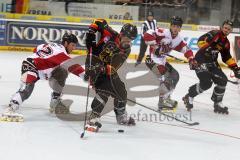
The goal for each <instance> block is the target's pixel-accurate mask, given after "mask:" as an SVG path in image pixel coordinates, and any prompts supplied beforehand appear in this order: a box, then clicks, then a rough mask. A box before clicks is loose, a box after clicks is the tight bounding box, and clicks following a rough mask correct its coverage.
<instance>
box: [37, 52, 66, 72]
mask: <svg viewBox="0 0 240 160" xmlns="http://www.w3.org/2000/svg"><path fill="white" fill-rule="evenodd" d="M68 59H70V57H69V56H67V55H66V54H64V53H63V52H62V53H59V54H57V55H54V56H52V57H49V58H45V59H44V58H41V57H39V58H34V64H35V66H36V68H37V69H38V70H45V69H50V68H54V67H56V66H58V65H60V64H61V63H62V62H64V61H66V60H68Z"/></svg>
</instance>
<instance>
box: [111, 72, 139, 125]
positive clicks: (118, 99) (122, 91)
mask: <svg viewBox="0 0 240 160" xmlns="http://www.w3.org/2000/svg"><path fill="white" fill-rule="evenodd" d="M111 84H112V88H113V91H114V92H113V94H112V96H113V97H114V112H115V114H116V120H117V123H118V124H121V125H129V126H132V125H135V124H136V123H135V120H134V119H133V118H131V117H129V116H128V115H127V111H126V104H127V91H126V88H125V84H124V83H123V82H122V81H121V79H120V78H119V77H118V76H116V77H114V78H113V79H112V80H111Z"/></svg>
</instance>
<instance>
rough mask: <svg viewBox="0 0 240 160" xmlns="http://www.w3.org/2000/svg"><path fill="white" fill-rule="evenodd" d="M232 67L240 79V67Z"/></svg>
mask: <svg viewBox="0 0 240 160" xmlns="http://www.w3.org/2000/svg"><path fill="white" fill-rule="evenodd" d="M231 69H232V70H233V73H234V75H235V77H236V78H238V79H240V67H238V66H237V65H236V66H233V67H231Z"/></svg>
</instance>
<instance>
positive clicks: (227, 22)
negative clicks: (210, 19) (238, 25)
mask: <svg viewBox="0 0 240 160" xmlns="http://www.w3.org/2000/svg"><path fill="white" fill-rule="evenodd" d="M225 24H227V25H229V26H231V27H233V22H232V21H230V20H225V21H224V22H223V24H222V26H224V25H225Z"/></svg>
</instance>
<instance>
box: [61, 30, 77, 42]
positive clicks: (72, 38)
mask: <svg viewBox="0 0 240 160" xmlns="http://www.w3.org/2000/svg"><path fill="white" fill-rule="evenodd" d="M65 41H67V42H68V43H75V44H77V43H78V39H77V37H76V36H75V35H74V34H71V33H65V34H64V35H63V37H62V44H64V42H65Z"/></svg>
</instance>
